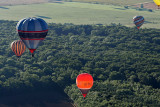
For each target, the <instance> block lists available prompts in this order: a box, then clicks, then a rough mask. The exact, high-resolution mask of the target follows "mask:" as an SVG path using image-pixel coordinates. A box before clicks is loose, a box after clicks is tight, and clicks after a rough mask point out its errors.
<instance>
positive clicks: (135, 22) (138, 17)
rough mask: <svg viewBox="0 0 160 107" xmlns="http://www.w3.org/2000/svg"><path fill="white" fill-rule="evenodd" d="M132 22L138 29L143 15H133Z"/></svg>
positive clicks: (142, 20)
mask: <svg viewBox="0 0 160 107" xmlns="http://www.w3.org/2000/svg"><path fill="white" fill-rule="evenodd" d="M133 22H134V24H135V25H136V26H137V28H138V29H139V28H140V27H141V26H142V25H143V23H144V17H143V16H135V17H133Z"/></svg>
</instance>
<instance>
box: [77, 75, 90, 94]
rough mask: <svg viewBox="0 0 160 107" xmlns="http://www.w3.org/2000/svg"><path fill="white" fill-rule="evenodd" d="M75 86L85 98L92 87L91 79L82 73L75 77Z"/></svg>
mask: <svg viewBox="0 0 160 107" xmlns="http://www.w3.org/2000/svg"><path fill="white" fill-rule="evenodd" d="M76 84H77V87H78V88H79V90H80V91H81V93H82V95H83V96H84V97H86V95H87V93H88V92H89V90H90V89H91V88H92V86H93V78H92V76H91V75H90V74H88V73H82V74H79V75H78V76H77V79H76Z"/></svg>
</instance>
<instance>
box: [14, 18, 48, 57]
mask: <svg viewBox="0 0 160 107" xmlns="http://www.w3.org/2000/svg"><path fill="white" fill-rule="evenodd" d="M16 29H17V31H18V34H19V37H20V38H21V40H22V41H23V42H24V44H25V45H26V47H27V48H28V49H29V50H30V52H31V53H32V57H33V56H34V54H33V53H34V51H35V50H36V49H37V48H38V46H39V44H40V43H41V42H42V41H43V40H44V39H45V37H46V35H47V33H48V26H47V23H46V22H45V21H44V20H43V19H41V18H36V17H32V18H24V19H22V20H20V21H19V22H18V23H17V26H16Z"/></svg>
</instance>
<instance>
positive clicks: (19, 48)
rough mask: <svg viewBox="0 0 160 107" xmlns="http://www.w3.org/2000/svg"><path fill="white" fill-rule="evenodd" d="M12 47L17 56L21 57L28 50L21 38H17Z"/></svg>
mask: <svg viewBox="0 0 160 107" xmlns="http://www.w3.org/2000/svg"><path fill="white" fill-rule="evenodd" d="M11 49H12V51H13V52H14V53H15V55H16V56H17V57H20V56H21V55H22V54H23V52H24V51H25V50H26V46H25V44H24V43H23V42H22V41H21V40H15V41H13V42H12V43H11Z"/></svg>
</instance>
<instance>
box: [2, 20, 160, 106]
mask: <svg viewBox="0 0 160 107" xmlns="http://www.w3.org/2000/svg"><path fill="white" fill-rule="evenodd" d="M16 24H17V22H14V21H3V20H1V21H0V39H1V41H0V97H3V96H9V95H16V94H21V93H26V92H34V91H37V90H43V91H46V90H54V89H56V88H57V89H61V90H64V91H65V93H67V95H68V96H69V97H70V98H71V99H72V100H73V101H74V103H75V105H77V106H78V107H93V106H95V105H96V106H97V107H106V106H118V107H119V106H158V105H160V72H159V69H160V31H159V29H139V30H138V29H137V28H129V27H125V26H122V25H120V24H119V25H116V24H110V25H73V24H55V23H50V24H49V33H48V35H47V37H46V39H45V40H44V41H43V43H42V44H41V46H39V47H38V49H37V50H36V51H35V57H34V58H31V55H30V54H29V51H28V50H26V52H25V53H24V54H23V55H22V56H21V58H19V59H18V58H17V57H16V56H15V55H14V53H13V52H12V50H11V48H10V43H11V42H12V41H14V40H18V39H19V37H18V34H17V32H16V29H15V26H16ZM80 73H89V74H91V75H92V76H93V79H94V85H93V88H92V89H91V90H90V92H89V93H88V95H87V97H86V98H85V100H84V99H83V96H82V95H81V93H80V91H79V90H78V88H77V86H76V77H77V76H78V74H80Z"/></svg>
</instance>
